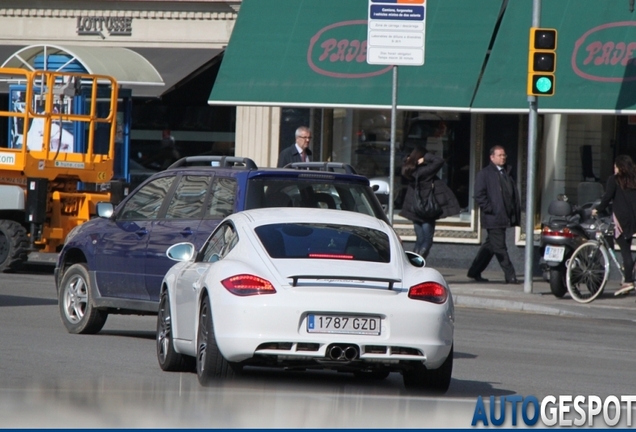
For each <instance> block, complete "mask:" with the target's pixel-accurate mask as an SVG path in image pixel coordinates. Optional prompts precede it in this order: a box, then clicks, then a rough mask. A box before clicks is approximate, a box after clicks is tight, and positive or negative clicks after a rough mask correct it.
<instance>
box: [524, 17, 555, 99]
mask: <svg viewBox="0 0 636 432" xmlns="http://www.w3.org/2000/svg"><path fill="white" fill-rule="evenodd" d="M556 48H557V31H556V30H555V29H547V28H537V27H531V28H530V49H529V50H528V96H552V95H554V86H555V76H554V72H555V71H556Z"/></svg>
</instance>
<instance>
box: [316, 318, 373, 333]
mask: <svg viewBox="0 0 636 432" xmlns="http://www.w3.org/2000/svg"><path fill="white" fill-rule="evenodd" d="M307 332H308V333H338V334H361V335H376V336H377V335H379V334H380V317H361V316H351V315H315V314H309V315H308V316H307Z"/></svg>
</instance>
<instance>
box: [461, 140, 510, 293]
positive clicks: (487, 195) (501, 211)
mask: <svg viewBox="0 0 636 432" xmlns="http://www.w3.org/2000/svg"><path fill="white" fill-rule="evenodd" d="M506 158H507V155H506V150H505V149H504V148H503V147H501V146H498V145H496V146H494V147H492V148H491V149H490V164H488V166H487V167H485V168H483V169H482V170H481V171H479V173H477V178H476V180H475V201H477V204H478V205H479V208H480V209H481V226H482V228H484V229H485V230H486V231H488V237H487V238H486V241H485V242H484V244H482V245H481V248H480V249H479V251H478V252H477V256H475V259H474V260H473V263H472V264H471V266H470V268H469V269H468V274H467V276H468V277H469V278H471V279H475V280H476V281H477V282H487V281H488V280H487V279H484V278H483V277H482V276H481V272H482V271H484V270H485V269H486V267H488V264H489V263H490V260H491V259H492V257H493V256H496V257H497V260H498V261H499V265H500V266H501V269H502V270H503V272H504V276H505V278H506V283H508V284H518V283H519V281H518V280H517V276H516V273H515V268H514V266H513V265H512V262H511V261H510V257H509V256H508V248H507V247H506V229H507V228H508V227H514V226H519V223H520V219H521V205H520V201H519V193H518V192H517V186H516V185H515V181H514V180H513V178H512V177H511V176H510V171H511V170H512V168H511V167H510V166H509V165H508V164H507V163H506Z"/></svg>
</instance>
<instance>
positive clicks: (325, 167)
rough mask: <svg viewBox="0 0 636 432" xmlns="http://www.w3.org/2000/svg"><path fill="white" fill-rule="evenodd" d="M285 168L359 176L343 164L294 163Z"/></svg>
mask: <svg viewBox="0 0 636 432" xmlns="http://www.w3.org/2000/svg"><path fill="white" fill-rule="evenodd" d="M285 168H293V169H308V170H314V171H330V172H344V173H345V174H357V172H356V170H355V168H353V167H352V166H351V165H349V164H346V163H342V162H294V163H290V164H287V165H285Z"/></svg>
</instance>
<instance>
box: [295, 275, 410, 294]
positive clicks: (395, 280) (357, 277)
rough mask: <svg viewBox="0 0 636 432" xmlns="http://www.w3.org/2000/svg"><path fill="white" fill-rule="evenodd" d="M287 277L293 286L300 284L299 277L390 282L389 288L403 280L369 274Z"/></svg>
mask: <svg viewBox="0 0 636 432" xmlns="http://www.w3.org/2000/svg"><path fill="white" fill-rule="evenodd" d="M287 277H288V278H289V279H291V280H292V286H296V285H298V280H299V279H329V280H339V281H363V282H366V281H368V282H385V283H387V284H389V290H392V289H393V284H394V283H396V282H402V280H401V279H392V278H376V277H367V276H342V275H338V276H328V275H295V276H287Z"/></svg>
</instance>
